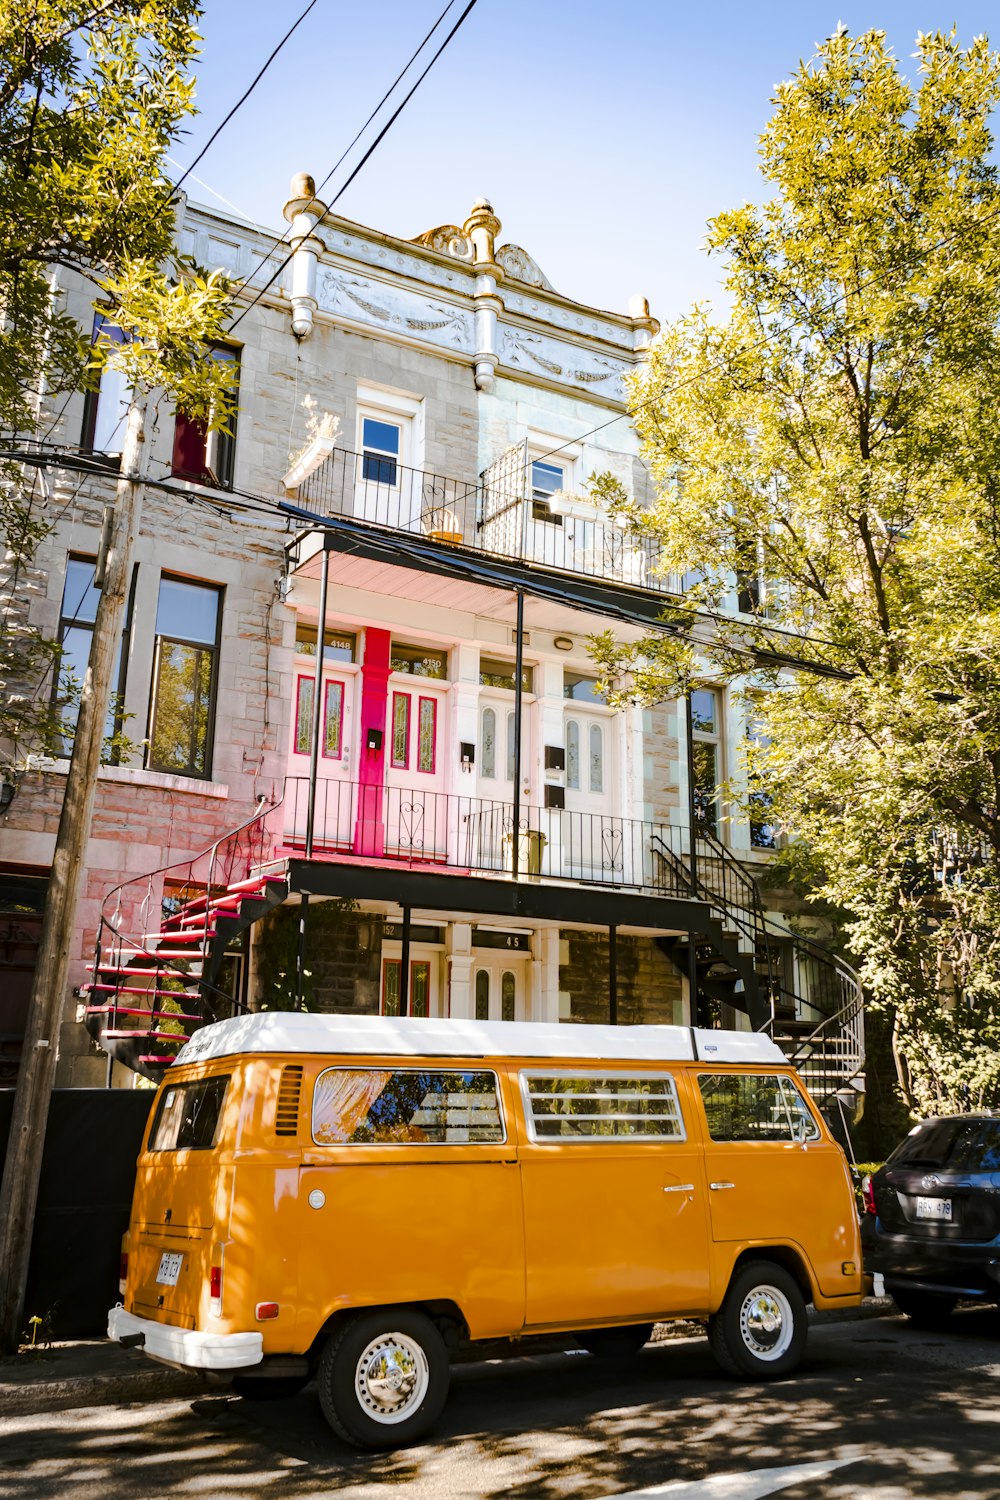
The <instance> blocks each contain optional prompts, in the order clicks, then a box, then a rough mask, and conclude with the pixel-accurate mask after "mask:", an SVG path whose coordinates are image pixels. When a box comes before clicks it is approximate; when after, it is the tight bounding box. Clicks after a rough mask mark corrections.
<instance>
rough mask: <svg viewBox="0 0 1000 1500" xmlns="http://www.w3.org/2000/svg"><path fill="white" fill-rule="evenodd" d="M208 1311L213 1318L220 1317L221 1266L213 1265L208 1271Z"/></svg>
mask: <svg viewBox="0 0 1000 1500" xmlns="http://www.w3.org/2000/svg"><path fill="white" fill-rule="evenodd" d="M208 1295H209V1297H210V1298H211V1302H210V1305H209V1311H210V1312H211V1314H212V1317H213V1318H221V1317H222V1267H221V1266H213V1267H212V1269H211V1271H210V1272H209V1273H208Z"/></svg>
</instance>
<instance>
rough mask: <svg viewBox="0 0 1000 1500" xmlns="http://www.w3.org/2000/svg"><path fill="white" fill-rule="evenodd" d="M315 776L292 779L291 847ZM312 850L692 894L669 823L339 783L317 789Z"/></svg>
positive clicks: (299, 841)
mask: <svg viewBox="0 0 1000 1500" xmlns="http://www.w3.org/2000/svg"><path fill="white" fill-rule="evenodd" d="M308 805H309V781H308V778H307V777H304V776H301V777H296V776H290V777H288V778H287V779H286V781H285V797H284V814H283V816H284V841H285V846H286V848H289V849H296V848H299V847H302V848H304V847H305V834H306V818H307V812H308ZM313 828H314V833H313V849H314V853H315V854H316V855H317V856H319V857H320V858H322V857H323V856H324V855H326V856H329V855H350V856H352V857H354V858H361V859H379V860H383V859H384V860H394V861H398V862H399V863H402V864H407V865H419V866H423V867H426V866H434V865H438V866H441V867H443V868H446V869H449V870H459V871H463V872H468V873H470V874H478V875H513V874H514V866H515V860H516V863H517V874H518V877H519V878H520V879H522V880H532V879H540V880H565V881H573V882H577V883H580V884H587V885H606V886H616V887H628V888H632V889H635V890H639V891H650V892H655V893H656V894H657V895H671V896H679V897H687V896H689V895H690V890H689V888H688V886H687V885H686V883H685V880H684V876H683V844H684V840H685V837H686V835H685V833H684V830H682V829H680V828H675V827H672V826H671V825H669V824H666V823H656V822H652V821H644V820H640V819H637V818H619V817H615V816H613V815H612V814H604V813H582V812H573V811H570V810H567V809H565V808H551V807H521V809H520V811H519V816H518V820H517V829H516V837H515V824H514V809H513V806H512V804H511V803H509V802H502V801H491V800H490V799H488V798H483V797H461V796H456V795H454V794H452V793H448V792H434V791H424V790H421V789H413V788H408V787H395V786H379V785H376V786H368V785H365V784H363V783H360V782H355V781H346V780H344V781H341V780H334V779H333V778H325V779H323V780H321V781H320V782H319V783H318V785H317V788H316V811H315V819H314V825H313Z"/></svg>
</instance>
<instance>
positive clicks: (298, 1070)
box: [274, 1063, 302, 1135]
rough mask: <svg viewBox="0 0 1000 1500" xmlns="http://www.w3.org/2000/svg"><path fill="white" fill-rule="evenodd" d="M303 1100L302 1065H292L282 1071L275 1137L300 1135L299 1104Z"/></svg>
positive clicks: (275, 1117)
mask: <svg viewBox="0 0 1000 1500" xmlns="http://www.w3.org/2000/svg"><path fill="white" fill-rule="evenodd" d="M301 1099H302V1064H301V1063H290V1064H289V1066H288V1067H287V1068H282V1070H281V1082H280V1084H279V1085H278V1108H277V1110H276V1112H275V1116H274V1133H275V1135H298V1133H299V1103H300V1101H301Z"/></svg>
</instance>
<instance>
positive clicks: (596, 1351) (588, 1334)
mask: <svg viewBox="0 0 1000 1500" xmlns="http://www.w3.org/2000/svg"><path fill="white" fill-rule="evenodd" d="M652 1334H653V1325H652V1323H630V1324H628V1325H627V1327H624V1328H584V1329H581V1330H580V1332H579V1333H575V1334H574V1335H573V1337H574V1338H575V1339H576V1341H577V1343H578V1344H579V1345H580V1347H581V1349H586V1351H587V1353H588V1354H593V1355H594V1356H595V1357H596V1358H597V1359H631V1358H632V1356H633V1355H634V1354H638V1353H639V1350H640V1349H641V1348H642V1347H643V1345H644V1344H648V1343H649V1340H650V1338H651V1337H652Z"/></svg>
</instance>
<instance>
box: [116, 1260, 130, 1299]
mask: <svg viewBox="0 0 1000 1500" xmlns="http://www.w3.org/2000/svg"><path fill="white" fill-rule="evenodd" d="M127 1280H128V1251H127V1250H123V1251H122V1253H121V1259H120V1260H119V1262H118V1290H119V1292H121V1294H122V1296H123V1297H124V1295H125V1283H126V1281H127Z"/></svg>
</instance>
